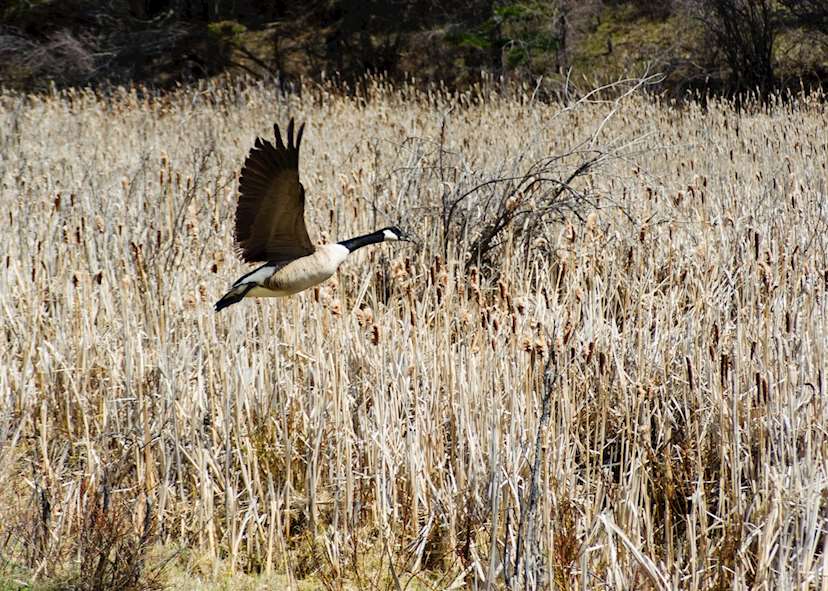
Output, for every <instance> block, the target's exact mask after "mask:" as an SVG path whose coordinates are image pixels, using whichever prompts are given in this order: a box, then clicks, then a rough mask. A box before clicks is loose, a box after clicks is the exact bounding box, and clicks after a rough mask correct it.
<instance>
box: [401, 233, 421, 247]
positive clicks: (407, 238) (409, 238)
mask: <svg viewBox="0 0 828 591" xmlns="http://www.w3.org/2000/svg"><path fill="white" fill-rule="evenodd" d="M400 241H402V242H410V243H411V244H415V245H417V246H420V241H419V240H417V238H416V236H414V235H413V234H411V233H409V232H402V233H401V234H400Z"/></svg>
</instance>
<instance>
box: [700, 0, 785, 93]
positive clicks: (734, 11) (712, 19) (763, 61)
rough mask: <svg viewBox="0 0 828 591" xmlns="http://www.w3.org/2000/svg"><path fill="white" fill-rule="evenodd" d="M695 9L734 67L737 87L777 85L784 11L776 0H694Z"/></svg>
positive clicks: (764, 88)
mask: <svg viewBox="0 0 828 591" xmlns="http://www.w3.org/2000/svg"><path fill="white" fill-rule="evenodd" d="M691 9H692V11H693V13H694V15H695V16H696V18H698V19H699V20H700V21H701V22H702V23H703V25H704V27H705V29H706V31H707V33H708V35H709V36H710V39H711V41H712V44H713V47H714V49H715V50H717V51H720V52H721V53H722V54H724V55H723V57H724V60H725V62H726V63H727V66H728V69H729V70H730V76H731V80H732V82H733V86H734V88H735V89H736V90H759V91H760V92H761V93H763V94H764V93H766V92H768V91H769V90H770V89H771V88H773V86H774V83H775V80H776V77H775V73H774V59H773V48H774V44H775V43H776V39H777V35H778V33H779V29H780V24H781V19H782V15H781V13H780V9H779V6H778V4H777V3H776V2H774V1H773V0H694V1H693V2H692V6H691Z"/></svg>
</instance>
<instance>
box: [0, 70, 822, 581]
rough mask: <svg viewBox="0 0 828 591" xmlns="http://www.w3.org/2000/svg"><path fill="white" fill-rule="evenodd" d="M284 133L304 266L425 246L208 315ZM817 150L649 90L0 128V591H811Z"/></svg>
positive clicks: (776, 110)
mask: <svg viewBox="0 0 828 591" xmlns="http://www.w3.org/2000/svg"><path fill="white" fill-rule="evenodd" d="M291 116H294V117H296V119H297V120H298V121H305V122H307V128H306V130H305V138H304V142H303V144H302V154H301V157H300V171H301V175H302V181H303V183H304V185H305V188H306V191H307V196H308V207H307V214H306V218H307V222H308V227H309V229H310V233H311V238H312V239H313V240H314V241H315V242H317V243H321V242H323V241H328V240H336V239H342V238H347V237H350V236H353V235H356V234H360V233H364V232H367V231H372V230H374V229H376V228H379V227H382V226H385V225H389V224H399V225H401V226H402V227H404V228H405V229H407V230H410V231H412V232H413V233H414V234H416V235H417V237H418V238H419V241H420V242H419V244H417V245H412V244H406V243H391V244H382V245H378V246H376V247H373V248H366V249H364V250H361V251H359V252H358V253H356V254H355V255H354V256H353V257H352V258H350V259H349V260H348V261H347V262H346V263H345V264H344V265H343V266H342V268H341V270H340V271H339V272H338V274H337V275H336V276H335V277H334V278H333V279H331V280H330V281H328V282H327V283H324V284H322V285H321V286H320V287H319V288H317V289H314V290H310V291H308V292H305V293H303V294H300V295H297V296H294V297H292V298H289V299H281V300H276V299H264V300H246V301H244V302H242V303H241V304H239V305H236V306H233V307H231V308H228V309H227V310H225V311H223V312H222V313H220V314H216V313H214V311H213V308H212V304H213V302H214V301H215V300H217V299H218V298H219V297H220V296H221V295H222V294H223V293H224V291H225V290H226V288H227V287H228V286H229V285H230V284H231V283H232V282H233V281H234V280H235V279H236V278H237V277H239V276H240V275H241V274H243V273H244V272H246V271H247V270H248V269H249V267H248V266H245V265H242V264H241V263H240V262H239V261H238V259H237V258H236V257H235V255H234V251H233V246H232V225H233V212H234V207H235V201H236V190H237V183H238V173H239V169H240V167H241V164H242V162H243V160H244V156H245V154H246V152H247V150H248V149H249V148H250V147H251V146H252V143H253V140H254V139H255V137H256V136H257V135H259V136H263V137H265V138H272V125H273V123H274V122H278V123H280V124H286V123H287V120H288V119H289V118H290V117H291ZM826 129H828V107H826V103H825V101H824V97H821V96H800V97H791V98H790V99H789V100H786V101H781V100H773V99H772V100H770V101H768V102H766V103H764V104H762V103H747V104H745V105H742V106H741V108H736V106H734V104H733V103H730V102H728V101H725V100H710V101H708V102H707V103H706V104H705V105H704V106H702V105H700V104H692V103H691V104H686V105H681V106H679V105H675V104H670V103H667V102H665V101H660V100H658V99H657V98H654V97H651V96H645V95H644V94H643V92H642V81H626V82H620V83H619V84H617V85H615V86H613V87H612V88H609V89H604V90H603V91H599V92H596V93H594V94H590V95H585V96H582V97H581V99H580V100H575V99H572V100H571V101H569V102H561V103H551V104H550V103H544V102H541V101H538V100H536V99H535V97H534V96H533V89H532V88H531V87H525V88H524V87H519V86H518V87H511V88H494V87H492V88H488V87H482V86H481V87H477V88H474V89H471V90H469V91H468V92H466V93H460V94H457V93H455V94H453V93H449V92H447V91H443V90H440V89H439V88H432V89H430V90H421V89H420V90H418V89H417V87H416V85H415V84H411V85H397V86H392V85H388V84H385V83H384V82H383V81H382V80H381V79H374V80H368V81H366V83H365V84H364V85H363V87H362V88H361V89H360V90H359V91H357V92H351V93H343V92H340V91H339V90H337V89H336V88H334V87H333V86H332V85H331V86H326V85H315V84H310V83H307V84H305V85H304V86H302V87H300V88H296V89H294V90H293V91H291V92H281V91H279V90H277V89H276V88H275V87H273V86H271V85H267V84H257V83H252V82H243V81H237V82H233V81H229V80H225V81H217V82H211V83H203V84H201V85H199V86H197V87H193V88H189V89H181V90H179V91H177V92H174V93H168V94H164V95H153V94H152V93H147V92H144V91H141V90H140V89H138V90H136V89H131V90H130V89H127V90H120V91H113V92H110V93H109V94H107V95H106V96H103V95H100V94H95V93H93V92H91V91H67V92H63V93H52V94H45V95H37V96H34V95H19V94H12V93H5V94H2V95H0V205H2V207H1V208H0V209H2V217H3V218H4V223H3V225H2V233H0V269H1V270H2V281H0V317H2V323H1V324H0V326H1V327H2V328H1V329H0V330H1V331H2V348H0V395H1V396H2V398H0V400H2V402H0V482H2V483H3V484H2V486H0V587H3V588H9V589H18V588H22V587H23V586H24V584H26V583H30V584H32V585H34V587H35V588H40V587H43V588H66V589H116V588H117V589H142V588H176V589H212V588H233V589H283V588H293V589H315V588H328V589H392V590H399V589H449V588H453V589H461V588H473V589H498V588H509V589H533V588H538V589H541V588H557V589H613V590H621V589H673V588H674V589H690V590H695V589H748V588H751V589H826V588H828V553H826V548H825V546H826V541H828V463H827V461H828V459H827V458H826V456H827V455H828V432H826V426H828V401H827V400H826V394H827V393H826V388H828V384H826V368H828V255H827V253H826V248H827V247H828V211H826V208H828V199H827V197H828V186H827V185H828V171H827V170H826V166H827V165H828V139H826V137H827V136H826ZM38 586H40V587H38ZM27 588H28V587H27Z"/></svg>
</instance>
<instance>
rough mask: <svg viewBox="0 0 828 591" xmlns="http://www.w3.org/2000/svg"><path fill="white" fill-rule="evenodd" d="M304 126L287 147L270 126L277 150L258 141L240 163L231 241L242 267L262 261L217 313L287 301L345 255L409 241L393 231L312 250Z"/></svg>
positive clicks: (220, 303) (323, 276) (289, 138)
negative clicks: (245, 302)
mask: <svg viewBox="0 0 828 591" xmlns="http://www.w3.org/2000/svg"><path fill="white" fill-rule="evenodd" d="M304 129H305V125H304V124H302V125H301V126H300V127H299V132H298V133H297V134H296V141H295V142H294V137H293V119H291V120H290V123H289V124H288V128H287V145H285V144H284V143H283V142H282V134H281V133H280V131H279V126H278V125H274V126H273V133H274V134H275V136H276V147H274V146H273V144H271V143H270V142H269V141H267V140H263V139H261V138H256V143H255V145H254V146H253V148H252V149H251V150H250V153H249V154H248V155H247V159H246V160H245V161H244V167H243V168H242V171H241V177H240V179H239V202H238V205H237V206H236V228H235V242H236V248H237V250H238V253H239V256H240V257H241V259H242V260H243V261H244V262H246V263H252V262H262V261H263V262H264V264H263V265H262V266H260V267H258V268H256V269H254V270H253V271H251V272H250V273H248V274H246V275H244V276H242V277H241V278H239V279H238V280H237V281H236V282H235V283H234V284H233V287H231V288H230V291H228V292H227V293H226V294H224V296H222V298H221V299H220V300H219V301H217V302H216V305H215V308H216V312H218V311H219V310H223V309H224V308H226V307H227V306H230V305H232V304H235V303H236V302H240V301H241V300H242V299H243V298H245V297H285V296H289V295H293V294H295V293H299V292H300V291H303V290H305V289H308V288H309V287H313V286H314V285H317V284H319V283H322V282H323V281H325V280H326V279H328V278H329V277H330V276H331V275H333V274H334V273H335V272H336V269H337V268H338V267H339V265H340V264H341V263H342V262H343V261H344V260H345V259H346V258H347V257H348V255H349V254H351V253H352V252H354V251H355V250H357V249H358V248H362V247H363V246H367V245H369V244H376V243H378V242H383V241H385V240H407V238H406V236H405V235H404V234H403V232H402V231H401V230H400V229H399V228H397V227H394V226H390V227H387V228H383V229H381V230H377V231H376V232H372V233H370V234H365V235H363V236H357V237H356V238H350V239H348V240H343V241H342V242H335V243H332V244H325V245H322V246H320V247H319V248H317V249H314V247H313V243H312V242H311V241H310V238H309V237H308V230H307V228H306V227H305V188H304V187H303V186H302V183H300V182H299V144H301V142H302V132H303V131H304Z"/></svg>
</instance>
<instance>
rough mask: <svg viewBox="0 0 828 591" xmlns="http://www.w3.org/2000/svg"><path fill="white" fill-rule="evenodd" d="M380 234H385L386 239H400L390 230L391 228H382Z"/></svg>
mask: <svg viewBox="0 0 828 591" xmlns="http://www.w3.org/2000/svg"><path fill="white" fill-rule="evenodd" d="M382 234H383V236H385V239H386V240H399V239H400V237H399V236H397V235H396V234H394V232H392V231H391V230H383V231H382Z"/></svg>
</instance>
